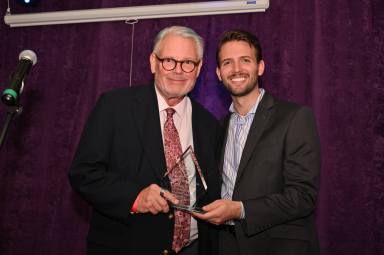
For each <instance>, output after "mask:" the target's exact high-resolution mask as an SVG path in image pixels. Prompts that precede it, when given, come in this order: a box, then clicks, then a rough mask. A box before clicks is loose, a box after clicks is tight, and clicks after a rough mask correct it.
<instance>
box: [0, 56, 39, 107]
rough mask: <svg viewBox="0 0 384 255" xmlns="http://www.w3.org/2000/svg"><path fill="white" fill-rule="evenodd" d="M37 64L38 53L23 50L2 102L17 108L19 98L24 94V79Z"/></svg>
mask: <svg viewBox="0 0 384 255" xmlns="http://www.w3.org/2000/svg"><path fill="white" fill-rule="evenodd" d="M36 63H37V56H36V53H35V52H33V51H31V50H23V51H22V52H21V53H20V55H19V64H18V65H17V69H16V72H15V73H14V74H13V75H12V77H11V82H10V84H9V86H8V88H7V89H5V90H4V91H3V94H2V96H1V101H3V103H4V104H6V105H8V106H15V105H16V104H17V102H18V101H19V96H20V94H21V93H22V92H23V87H24V79H25V77H26V76H27V74H28V73H29V70H30V69H31V67H32V66H33V65H35V64H36Z"/></svg>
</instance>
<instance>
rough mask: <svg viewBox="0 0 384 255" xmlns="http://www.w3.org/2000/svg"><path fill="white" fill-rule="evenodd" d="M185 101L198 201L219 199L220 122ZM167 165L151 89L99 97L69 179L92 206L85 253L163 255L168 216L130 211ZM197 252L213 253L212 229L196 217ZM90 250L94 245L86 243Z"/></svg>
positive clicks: (169, 234)
mask: <svg viewBox="0 0 384 255" xmlns="http://www.w3.org/2000/svg"><path fill="white" fill-rule="evenodd" d="M191 101H192V130H193V142H194V150H195V153H196V156H197V159H198V161H199V163H200V166H201V168H202V171H203V174H204V176H205V178H206V181H207V184H208V190H207V193H206V194H205V197H204V199H203V201H202V203H203V204H206V203H209V202H211V201H213V200H215V199H216V198H218V197H219V194H220V193H219V192H220V188H219V174H218V167H217V165H218V164H217V160H216V159H217V157H216V156H217V149H216V144H217V143H218V141H217V140H218V137H219V135H220V127H219V125H218V122H217V121H216V119H215V118H214V117H213V116H212V115H211V114H210V113H209V112H208V111H207V110H205V109H204V108H203V107H202V106H200V105H199V104H198V103H196V102H195V101H193V100H191ZM165 170H166V163H165V156H164V148H163V142H162V134H161V127H160V119H159V110H158V103H157V98H156V93H155V89H154V86H153V85H152V86H135V87H132V88H123V89H117V90H113V91H110V92H107V93H105V94H104V95H102V96H101V97H100V99H99V100H98V102H97V105H96V107H95V108H94V110H93V112H92V113H91V115H90V117H89V119H88V121H87V124H86V126H85V128H84V131H83V134H82V137H81V139H80V143H79V145H78V149H77V152H76V154H75V157H74V160H73V163H72V166H71V169H70V173H69V177H70V183H71V185H72V187H73V188H74V189H75V190H76V191H77V192H78V193H79V194H80V195H81V196H82V197H83V198H84V199H85V200H86V201H87V202H88V203H89V204H90V205H91V206H92V207H93V209H94V210H93V215H92V219H91V222H90V229H89V234H88V254H159V255H160V254H163V252H164V251H166V250H168V251H170V250H171V247H172V235H173V224H174V219H173V217H172V213H173V212H172V211H171V212H170V213H169V214H163V213H160V214H157V215H152V214H150V213H146V214H130V209H131V207H132V204H133V202H134V200H135V199H136V197H137V195H138V194H139V192H140V191H141V190H142V189H143V188H145V187H147V186H148V185H150V184H152V183H156V184H160V182H161V180H162V177H163V175H164V173H165ZM198 229H199V251H200V254H207V255H211V254H215V253H216V252H217V243H216V229H215V228H214V227H213V226H212V225H210V224H208V223H206V222H201V221H198ZM90 247H98V248H92V249H90Z"/></svg>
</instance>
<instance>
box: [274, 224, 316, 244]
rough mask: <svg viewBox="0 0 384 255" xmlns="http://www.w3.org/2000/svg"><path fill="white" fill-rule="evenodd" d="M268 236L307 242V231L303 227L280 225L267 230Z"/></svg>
mask: <svg viewBox="0 0 384 255" xmlns="http://www.w3.org/2000/svg"><path fill="white" fill-rule="evenodd" d="M267 232H268V234H269V235H270V236H271V237H274V238H285V239H298V240H309V239H310V237H309V232H308V229H307V228H306V227H304V226H299V225H292V224H282V225H278V226H275V227H273V228H270V229H268V230H267Z"/></svg>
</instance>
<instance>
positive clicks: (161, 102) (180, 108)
mask: <svg viewBox="0 0 384 255" xmlns="http://www.w3.org/2000/svg"><path fill="white" fill-rule="evenodd" d="M155 90H156V97H157V103H158V106H159V112H162V111H165V110H166V109H167V108H169V107H171V108H173V109H174V110H175V112H176V114H178V115H179V116H181V115H182V113H183V112H185V111H186V109H187V103H188V100H187V98H188V96H184V98H183V100H181V101H180V102H179V103H178V104H177V105H174V106H169V105H168V104H167V102H166V101H165V99H164V98H163V96H162V95H161V94H160V92H159V90H158V89H157V87H156V85H155Z"/></svg>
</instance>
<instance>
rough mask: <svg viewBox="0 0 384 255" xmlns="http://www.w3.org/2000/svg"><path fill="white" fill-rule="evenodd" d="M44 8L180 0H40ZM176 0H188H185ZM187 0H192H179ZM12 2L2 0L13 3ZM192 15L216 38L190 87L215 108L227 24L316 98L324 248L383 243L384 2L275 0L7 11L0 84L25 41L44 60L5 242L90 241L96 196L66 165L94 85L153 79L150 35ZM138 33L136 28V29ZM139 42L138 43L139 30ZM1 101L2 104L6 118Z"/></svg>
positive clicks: (1, 189)
mask: <svg viewBox="0 0 384 255" xmlns="http://www.w3.org/2000/svg"><path fill="white" fill-rule="evenodd" d="M14 2H15V1H11V4H12V7H13V10H12V11H13V12H14V13H18V12H19V13H21V12H24V13H25V12H37V11H53V10H69V9H87V8H98V7H118V6H128V5H144V4H164V3H175V2H176V1H123V0H120V1H117V0H115V1H111V0H110V1H107V0H104V1H102V0H97V1H96V0H92V1H91V0H83V1H75V0H72V1H59V0H51V1H43V0H41V1H40V4H41V5H40V7H36V8H32V9H26V8H21V7H17V6H16V4H15V3H14ZM179 2H181V1H179ZM184 2H186V1H184ZM189 2H190V1H189ZM6 8H7V4H6V1H0V12H1V13H2V14H3V13H5V11H6ZM174 24H178V25H185V26H190V27H192V28H193V29H195V30H196V31H197V32H198V33H200V34H201V35H202V36H203V37H204V38H205V39H206V42H207V45H206V48H205V50H206V51H205V55H204V67H203V71H202V74H201V77H200V78H199V81H198V84H197V86H196V88H195V90H194V92H193V93H192V96H193V97H194V98H195V99H197V100H198V101H200V102H201V103H202V104H203V105H204V106H206V107H207V108H208V109H209V110H210V111H211V112H212V113H214V114H215V115H216V116H217V117H221V116H223V115H224V114H225V113H226V111H227V108H228V105H229V102H230V100H229V97H228V95H227V94H226V93H225V91H224V90H223V89H222V87H221V85H220V83H219V82H218V81H217V79H216V76H215V51H216V43H217V38H218V36H219V35H220V34H221V33H222V32H223V31H225V30H226V29H230V28H241V29H246V30H249V31H251V32H254V33H255V34H256V35H258V37H259V38H260V40H261V42H262V46H263V49H264V59H265V62H266V73H265V75H264V77H263V86H264V87H265V88H266V90H267V91H269V92H271V93H272V94H274V95H275V96H277V97H280V98H284V99H288V100H292V101H295V102H298V103H301V104H305V105H309V106H310V107H312V108H313V110H314V112H315V114H316V118H317V124H318V128H319V133H320V137H321V143H322V157H323V166H322V173H321V191H320V197H319V201H318V209H317V226H318V232H319V236H320V242H321V253H322V254H323V255H328V254H329V255H331V254H334V255H343V254H346V255H350V254H359V255H373V254H384V230H383V229H384V114H383V109H384V99H383V98H384V86H383V83H384V60H383V59H384V43H383V42H384V2H383V1H382V0H360V1H342V0H315V1H308V0H298V1H286V0H270V8H269V9H268V10H267V11H266V12H265V13H254V14H234V15H217V16H204V17H188V18H170V19H156V20H140V21H139V22H138V23H137V24H136V25H135V29H134V30H135V33H134V34H132V30H133V27H132V25H128V24H125V23H124V22H108V23H92V24H75V25H59V26H41V27H25V28H12V29H11V28H9V27H8V26H6V25H5V24H4V23H3V22H1V24H0V88H1V91H2V90H3V89H4V88H5V85H6V83H7V80H8V77H9V74H10V73H12V71H14V69H15V67H16V65H17V56H18V54H19V52H20V51H22V50H23V49H32V50H34V51H35V52H36V53H37V55H38V63H37V65H36V66H35V67H34V68H33V70H32V72H31V74H30V75H29V77H28V80H27V83H26V87H25V91H24V93H23V95H22V98H21V104H22V105H23V108H24V109H23V112H22V114H21V115H19V116H17V117H16V118H15V120H14V122H13V123H12V124H11V126H10V129H9V133H8V136H7V139H6V142H5V144H4V146H3V148H2V149H1V151H0V254H4V255H11V254H12V255H19V254H20V255H22V254H23V255H24V254H30V255H35V254H36V255H40V254H58V255H60V254H63V255H64V254H65V255H67V254H84V251H85V247H84V244H85V236H86V233H87V228H88V224H87V220H88V217H89V213H90V208H89V207H88V206H87V204H85V203H84V202H83V201H82V200H81V199H80V198H79V197H78V196H77V195H76V194H74V193H73V191H72V190H71V188H70V186H69V183H68V178H67V172H68V168H69V165H70V163H71V160H72V157H73V154H74V151H75V148H76V145H77V142H78V140H79V137H80V134H81V131H82V128H83V125H84V123H85V120H86V118H87V116H88V114H89V112H90V110H91V109H92V107H93V105H94V103H95V101H96V99H97V98H98V96H99V95H100V94H101V93H102V92H104V91H106V90H109V89H112V88H115V87H122V86H129V84H130V68H131V64H130V58H131V57H132V58H133V65H132V73H131V75H132V86H136V85H142V84H147V83H150V82H151V73H150V70H149V66H148V57H149V54H150V52H151V48H152V41H153V38H154V36H155V34H156V33H157V32H158V31H159V30H160V29H162V28H163V27H165V26H169V25H174ZM133 36H134V37H133ZM132 37H133V42H134V50H133V53H132V56H131V42H132ZM5 116H6V108H5V107H4V106H3V105H0V128H1V127H2V126H3V123H4V121H5Z"/></svg>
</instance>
